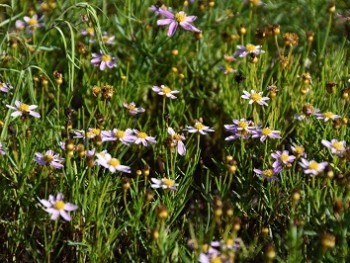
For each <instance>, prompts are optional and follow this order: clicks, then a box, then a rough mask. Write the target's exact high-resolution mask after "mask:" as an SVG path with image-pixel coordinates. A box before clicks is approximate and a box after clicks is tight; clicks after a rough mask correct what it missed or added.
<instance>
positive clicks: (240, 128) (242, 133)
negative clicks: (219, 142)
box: [224, 118, 255, 141]
mask: <svg viewBox="0 0 350 263" xmlns="http://www.w3.org/2000/svg"><path fill="white" fill-rule="evenodd" d="M232 122H233V124H225V125H224V127H225V129H226V130H227V131H228V132H230V133H233V135H231V136H229V137H227V138H225V140H226V141H231V140H235V139H238V138H243V139H248V138H249V137H250V135H251V133H252V130H253V129H254V128H255V127H254V126H252V124H253V122H252V121H251V120H246V119H244V118H242V119H240V120H238V119H233V120H232Z"/></svg>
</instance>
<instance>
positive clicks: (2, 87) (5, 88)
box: [0, 82, 13, 93]
mask: <svg viewBox="0 0 350 263" xmlns="http://www.w3.org/2000/svg"><path fill="white" fill-rule="evenodd" d="M10 89H13V87H12V86H11V85H10V84H9V83H5V82H0V91H1V92H4V93H7V92H9V91H10Z"/></svg>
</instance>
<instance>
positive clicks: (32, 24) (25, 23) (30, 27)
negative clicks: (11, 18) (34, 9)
mask: <svg viewBox="0 0 350 263" xmlns="http://www.w3.org/2000/svg"><path fill="white" fill-rule="evenodd" d="M43 18H44V17H43V16H42V17H40V18H39V17H38V15H37V14H34V15H33V16H32V17H29V16H25V17H23V20H17V21H16V28H17V29H19V30H23V29H25V28H26V29H27V32H28V33H29V34H30V33H32V32H33V31H34V30H36V29H37V28H40V27H43V26H45V24H44V23H40V21H41V20H42V19H43Z"/></svg>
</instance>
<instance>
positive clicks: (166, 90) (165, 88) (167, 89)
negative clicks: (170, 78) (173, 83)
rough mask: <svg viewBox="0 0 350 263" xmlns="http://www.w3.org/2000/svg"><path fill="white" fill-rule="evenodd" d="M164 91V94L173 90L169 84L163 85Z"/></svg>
mask: <svg viewBox="0 0 350 263" xmlns="http://www.w3.org/2000/svg"><path fill="white" fill-rule="evenodd" d="M162 92H164V94H169V93H170V92H171V89H170V88H169V87H168V86H164V87H162Z"/></svg>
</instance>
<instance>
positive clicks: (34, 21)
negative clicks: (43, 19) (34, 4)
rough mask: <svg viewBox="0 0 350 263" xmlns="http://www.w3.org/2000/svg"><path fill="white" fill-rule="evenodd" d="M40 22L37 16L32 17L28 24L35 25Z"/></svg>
mask: <svg viewBox="0 0 350 263" xmlns="http://www.w3.org/2000/svg"><path fill="white" fill-rule="evenodd" d="M37 24H38V20H36V19H35V18H31V19H29V21H28V25H29V26H31V27H35V26H36V25H37Z"/></svg>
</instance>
